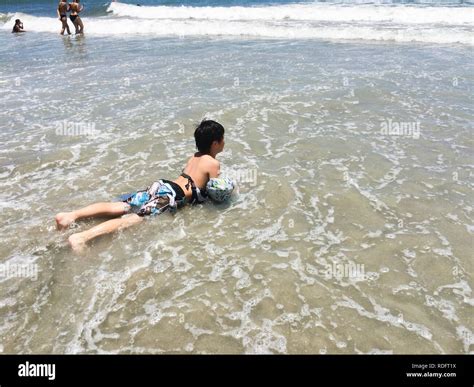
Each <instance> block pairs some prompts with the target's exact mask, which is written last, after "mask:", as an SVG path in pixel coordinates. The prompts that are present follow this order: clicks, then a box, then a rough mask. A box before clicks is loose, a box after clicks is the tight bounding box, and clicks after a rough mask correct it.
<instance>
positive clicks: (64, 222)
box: [55, 212, 76, 230]
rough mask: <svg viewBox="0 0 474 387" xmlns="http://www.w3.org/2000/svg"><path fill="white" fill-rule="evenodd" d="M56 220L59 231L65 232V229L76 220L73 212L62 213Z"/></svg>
mask: <svg viewBox="0 0 474 387" xmlns="http://www.w3.org/2000/svg"><path fill="white" fill-rule="evenodd" d="M55 219H56V227H57V228H58V230H64V229H65V228H68V227H69V226H70V224H71V223H73V222H74V221H75V220H76V219H75V218H74V216H73V215H72V212H60V213H59V214H57V215H56V217H55Z"/></svg>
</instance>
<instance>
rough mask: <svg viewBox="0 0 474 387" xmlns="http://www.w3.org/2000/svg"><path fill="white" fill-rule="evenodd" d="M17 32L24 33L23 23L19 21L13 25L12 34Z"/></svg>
mask: <svg viewBox="0 0 474 387" xmlns="http://www.w3.org/2000/svg"><path fill="white" fill-rule="evenodd" d="M18 32H26V31H25V30H23V23H22V22H21V20H20V19H16V20H15V25H14V26H13V30H12V33H18Z"/></svg>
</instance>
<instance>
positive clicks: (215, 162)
mask: <svg viewBox="0 0 474 387" xmlns="http://www.w3.org/2000/svg"><path fill="white" fill-rule="evenodd" d="M202 157H203V160H205V162H206V164H207V165H209V166H219V165H220V163H219V161H218V160H216V159H215V158H214V157H212V156H209V155H204V156H202Z"/></svg>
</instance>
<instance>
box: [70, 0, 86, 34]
mask: <svg viewBox="0 0 474 387" xmlns="http://www.w3.org/2000/svg"><path fill="white" fill-rule="evenodd" d="M79 1H80V0H73V2H72V4H71V5H70V8H71V15H69V18H70V19H71V21H72V23H73V24H74V27H76V34H83V33H84V24H82V20H81V17H80V16H79V13H80V12H82V10H83V9H84V6H83V5H80V4H79Z"/></svg>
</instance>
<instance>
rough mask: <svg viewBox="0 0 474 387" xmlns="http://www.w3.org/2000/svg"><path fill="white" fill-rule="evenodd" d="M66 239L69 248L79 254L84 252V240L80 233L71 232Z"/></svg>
mask: <svg viewBox="0 0 474 387" xmlns="http://www.w3.org/2000/svg"><path fill="white" fill-rule="evenodd" d="M68 240H69V244H70V245H71V248H72V249H73V250H74V251H75V252H76V253H79V254H80V253H83V252H84V250H85V248H86V242H85V241H84V238H83V237H82V236H81V235H80V233H77V234H72V235H71V236H70V237H69V239H68Z"/></svg>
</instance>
